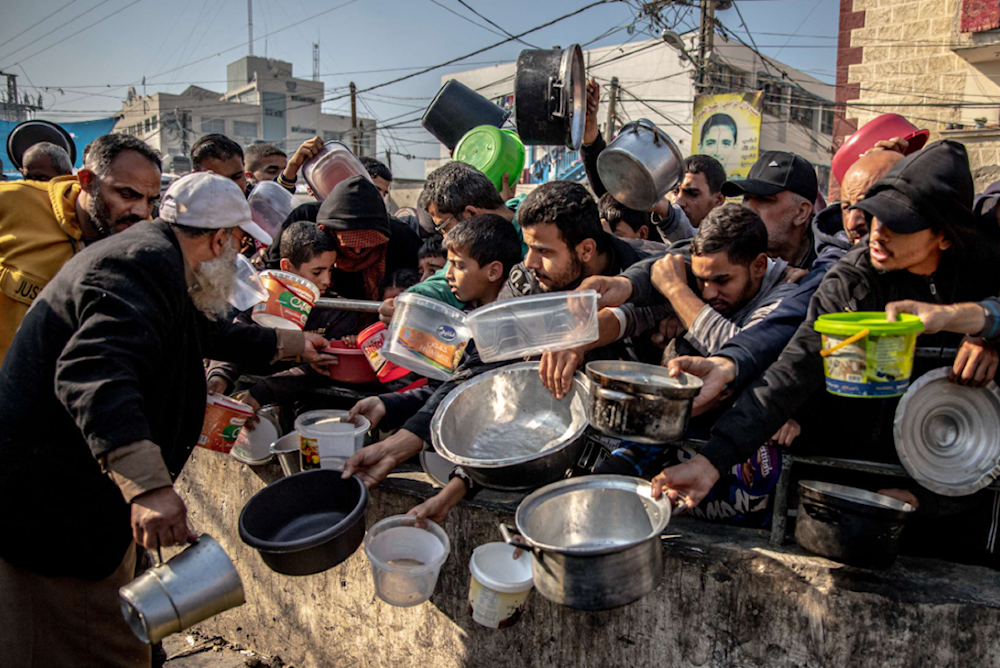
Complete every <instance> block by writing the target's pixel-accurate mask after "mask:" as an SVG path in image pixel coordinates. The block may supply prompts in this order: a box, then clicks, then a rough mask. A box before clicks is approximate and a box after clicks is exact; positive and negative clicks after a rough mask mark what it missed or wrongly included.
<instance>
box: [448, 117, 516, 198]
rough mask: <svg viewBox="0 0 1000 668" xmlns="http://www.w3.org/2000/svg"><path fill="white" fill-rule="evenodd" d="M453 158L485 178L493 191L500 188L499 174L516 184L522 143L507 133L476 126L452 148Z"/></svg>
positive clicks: (500, 176) (501, 186)
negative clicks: (453, 150) (469, 166)
mask: <svg viewBox="0 0 1000 668" xmlns="http://www.w3.org/2000/svg"><path fill="white" fill-rule="evenodd" d="M454 159H455V160H457V161H458V162H464V163H466V164H469V165H472V166H473V167H475V168H476V169H478V170H479V171H481V172H482V173H483V174H486V176H487V177H489V179H490V181H492V182H493V185H495V186H496V188H497V190H501V189H502V188H503V175H504V174H505V173H506V174H510V179H511V181H513V182H515V183H516V182H517V179H518V178H519V177H520V176H521V170H522V169H524V144H522V143H521V138H520V137H518V136H517V134H515V133H514V132H511V131H510V130H501V129H500V128H496V127H493V126H492V125H480V126H479V127H476V128H472V129H471V130H469V131H468V132H466V133H465V136H463V137H462V138H461V139H460V140H459V142H458V144H457V145H456V146H455V153H454Z"/></svg>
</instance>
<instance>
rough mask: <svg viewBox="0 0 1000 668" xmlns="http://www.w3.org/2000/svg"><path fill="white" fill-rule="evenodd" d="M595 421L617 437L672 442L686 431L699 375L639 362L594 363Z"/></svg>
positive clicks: (592, 414) (592, 405) (591, 371)
mask: <svg viewBox="0 0 1000 668" xmlns="http://www.w3.org/2000/svg"><path fill="white" fill-rule="evenodd" d="M586 371H587V377H588V378H589V379H590V406H589V408H590V410H589V417H590V424H591V426H593V428H594V429H596V430H597V431H599V432H601V433H602V434H606V435H608V436H614V437H615V438H623V439H628V440H630V441H638V442H640V443H668V442H670V441H676V440H677V439H679V438H680V437H681V436H683V435H684V430H685V429H687V421H688V418H689V417H690V415H691V404H692V403H694V398H695V396H696V395H697V394H698V390H700V389H701V386H702V381H701V379H700V378H697V377H695V376H692V375H690V374H687V373H684V374H681V376H680V377H678V378H673V377H671V376H670V374H669V373H667V370H666V369H664V368H663V367H659V366H653V365H652V364H640V363H639V362H614V361H608V362H591V363H590V364H588V365H587V366H586Z"/></svg>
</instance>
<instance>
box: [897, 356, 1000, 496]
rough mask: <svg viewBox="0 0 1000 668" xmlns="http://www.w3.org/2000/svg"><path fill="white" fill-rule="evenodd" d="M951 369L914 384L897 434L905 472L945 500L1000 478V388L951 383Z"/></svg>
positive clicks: (905, 400)
mask: <svg viewBox="0 0 1000 668" xmlns="http://www.w3.org/2000/svg"><path fill="white" fill-rule="evenodd" d="M948 372H949V369H948V368H947V367H945V368H941V369H935V370H934V371H931V372H929V373H927V374H924V375H923V376H921V377H920V378H919V379H918V380H917V381H916V382H914V383H913V384H911V385H910V389H909V390H908V391H907V392H906V394H905V395H904V396H903V398H902V399H901V400H900V402H899V406H897V407H896V419H895V424H894V429H893V435H894V436H895V440H896V454H897V455H899V460H900V462H902V464H903V467H904V468H905V469H906V472H907V473H909V474H910V475H911V476H913V478H914V480H916V481H917V482H919V483H920V484H921V485H922V486H924V487H926V488H927V489H929V490H931V491H932V492H936V493H937V494H943V495H945V496H965V495H968V494H972V493H974V492H978V491H979V490H981V489H983V488H984V487H986V486H987V485H989V484H990V483H992V482H993V481H994V480H995V479H996V478H997V477H998V476H1000V388H998V387H997V385H996V383H990V384H989V386H988V387H986V388H982V389H978V388H971V387H963V386H961V385H958V384H956V383H952V382H951V381H949V380H948Z"/></svg>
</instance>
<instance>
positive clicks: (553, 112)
mask: <svg viewBox="0 0 1000 668" xmlns="http://www.w3.org/2000/svg"><path fill="white" fill-rule="evenodd" d="M586 116H587V81H586V75H585V73H584V67H583V50H582V49H580V45H579V44H570V45H569V47H568V48H566V49H540V50H535V49H526V50H524V51H522V52H521V54H520V55H519V56H518V57H517V70H516V71H515V74H514V119H515V121H516V124H517V134H518V136H519V137H520V138H521V141H522V142H524V144H526V145H529V144H540V145H543V146H555V145H559V144H562V145H565V146H566V147H567V148H570V149H572V150H574V151H575V150H578V149H579V148H580V145H581V144H582V143H583V126H584V121H585V120H586Z"/></svg>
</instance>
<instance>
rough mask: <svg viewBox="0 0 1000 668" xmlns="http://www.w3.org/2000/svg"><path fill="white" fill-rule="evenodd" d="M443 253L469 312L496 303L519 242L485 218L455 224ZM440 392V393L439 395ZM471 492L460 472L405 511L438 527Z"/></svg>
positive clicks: (470, 355) (503, 224) (497, 221)
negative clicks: (428, 520)
mask: <svg viewBox="0 0 1000 668" xmlns="http://www.w3.org/2000/svg"><path fill="white" fill-rule="evenodd" d="M444 247H445V250H446V251H447V253H448V270H447V273H446V275H445V276H446V278H447V280H448V287H449V288H450V289H451V292H452V294H454V295H455V297H457V298H458V300H459V301H461V302H464V303H465V304H466V305H467V306H466V308H467V309H469V310H471V309H474V308H478V307H480V306H484V305H486V304H490V303H492V302H494V301H496V299H497V296H498V295H499V294H500V290H501V289H502V288H503V286H504V283H505V282H506V281H507V275H508V274H509V272H510V269H511V267H513V266H514V265H516V264H517V263H518V262H520V260H521V240H520V238H519V237H518V234H517V232H516V231H515V230H514V228H513V227H512V226H511V224H510V223H509V222H507V220H505V219H504V218H501V217H500V216H495V215H492V214H486V215H481V216H476V217H475V218H470V219H469V220H464V221H461V222H460V223H458V225H457V226H455V228H454V229H453V230H451V231H450V232H449V233H448V236H447V238H446V239H445V241H444ZM473 346H474V344H470V347H469V349H467V351H466V360H465V362H463V366H466V365H469V364H475V363H477V360H478V357H479V356H478V355H477V354H475V352H474V350H473ZM439 391H440V390H439ZM475 491H476V490H475V489H474V487H473V485H472V481H471V480H470V479H469V478H468V477H467V476H466V475H465V474H464V472H463V471H462V470H461V468H460V467H456V468H455V470H454V471H453V472H452V474H451V477H450V480H449V481H448V484H447V485H445V487H444V489H442V490H441V491H440V492H438V494H437V495H436V496H433V497H431V498H430V499H428V500H427V501H424V502H423V503H421V504H420V505H418V506H416V507H414V508H412V509H411V510H410V511H409V514H410V515H416V516H417V518H419V519H420V520H423V519H430V520H432V521H434V522H441V521H442V520H444V518H445V516H447V514H448V511H449V510H451V509H452V508H454V507H455V505H457V504H458V502H459V501H461V500H462V498H464V497H465V496H466V495H468V494H471V493H474V492H475Z"/></svg>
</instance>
